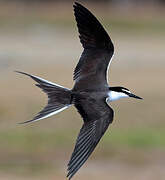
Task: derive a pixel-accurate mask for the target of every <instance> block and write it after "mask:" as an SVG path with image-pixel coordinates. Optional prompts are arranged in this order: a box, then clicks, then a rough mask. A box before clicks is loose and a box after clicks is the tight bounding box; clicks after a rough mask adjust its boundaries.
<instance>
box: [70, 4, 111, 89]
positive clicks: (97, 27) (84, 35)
mask: <svg viewBox="0 0 165 180" xmlns="http://www.w3.org/2000/svg"><path fill="white" fill-rule="evenodd" d="M73 6H74V14H75V18H76V22H77V27H78V31H79V33H80V35H79V37H80V42H81V44H82V46H83V48H84V51H83V53H82V55H81V57H80V60H79V62H78V64H77V66H76V68H75V70H74V80H75V87H74V88H75V89H82V85H83V87H84V85H89V86H88V87H92V86H93V87H94V86H95V85H96V84H97V86H98V84H100V86H102V85H103V84H107V79H106V72H107V67H108V64H109V62H110V59H111V57H112V55H113V53H114V46H113V43H112V41H111V39H110V37H109V36H108V34H107V32H106V31H105V30H104V28H103V26H102V25H101V24H100V22H99V21H98V20H97V19H96V17H95V16H94V15H93V14H92V13H91V12H90V11H89V10H88V9H86V8H85V7H83V6H82V5H81V4H79V3H77V2H75V4H74V5H73ZM87 80H88V81H87ZM88 82H90V83H88ZM86 83H88V84H86Z"/></svg>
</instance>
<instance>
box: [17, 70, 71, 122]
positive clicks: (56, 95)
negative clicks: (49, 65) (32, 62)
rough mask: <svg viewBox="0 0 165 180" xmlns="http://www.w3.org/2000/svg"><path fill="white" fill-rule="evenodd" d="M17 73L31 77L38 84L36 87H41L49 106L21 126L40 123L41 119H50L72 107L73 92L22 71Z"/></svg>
mask: <svg viewBox="0 0 165 180" xmlns="http://www.w3.org/2000/svg"><path fill="white" fill-rule="evenodd" d="M16 72H17V73H21V74H24V75H27V76H29V77H31V78H32V79H33V80H34V81H36V82H37V84H36V86H38V87H40V88H41V89H42V90H43V91H44V92H45V93H46V94H47V95H48V104H47V105H46V106H45V108H44V109H43V110H42V111H40V112H39V113H38V114H37V115H36V116H35V117H34V118H33V119H32V120H29V121H25V122H23V123H21V124H24V123H29V122H34V121H39V120H41V119H44V118H47V117H50V116H52V115H54V114H57V113H59V112H61V111H63V110H64V109H66V108H68V107H69V106H70V105H71V90H69V89H67V88H64V87H62V86H59V85H57V84H54V83H52V82H49V81H47V80H45V79H42V78H40V77H37V76H34V75H30V74H28V73H24V72H20V71H16Z"/></svg>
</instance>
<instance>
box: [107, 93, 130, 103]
mask: <svg viewBox="0 0 165 180" xmlns="http://www.w3.org/2000/svg"><path fill="white" fill-rule="evenodd" d="M125 97H129V96H128V95H127V94H125V93H123V92H116V91H109V93H108V98H107V101H109V102H110V101H116V100H118V99H120V98H125Z"/></svg>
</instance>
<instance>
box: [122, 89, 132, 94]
mask: <svg viewBox="0 0 165 180" xmlns="http://www.w3.org/2000/svg"><path fill="white" fill-rule="evenodd" d="M122 91H125V92H128V93H131V92H130V91H129V90H127V89H122Z"/></svg>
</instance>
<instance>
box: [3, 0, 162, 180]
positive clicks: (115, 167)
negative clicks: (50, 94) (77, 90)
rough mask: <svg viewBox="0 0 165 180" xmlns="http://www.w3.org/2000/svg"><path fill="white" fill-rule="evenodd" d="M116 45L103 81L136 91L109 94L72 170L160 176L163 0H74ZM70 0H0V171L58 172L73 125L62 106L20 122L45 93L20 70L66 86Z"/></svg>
mask: <svg viewBox="0 0 165 180" xmlns="http://www.w3.org/2000/svg"><path fill="white" fill-rule="evenodd" d="M79 2H81V3H82V4H83V5H85V6H86V7H88V8H89V9H90V10H91V11H92V12H93V13H94V14H95V15H96V17H98V19H99V20H100V21H101V23H102V24H103V25H104V27H105V28H106V30H107V31H108V33H109V35H110V36H111V38H112V40H113V42H114V45H115V56H114V58H113V62H112V64H111V67H110V70H111V71H110V72H109V80H110V81H109V83H110V85H111V86H116V85H122V86H124V87H127V88H129V89H130V90H131V91H132V92H134V93H135V94H137V95H139V96H141V97H143V98H144V100H143V101H138V100H134V99H122V100H120V101H116V102H113V103H111V106H112V107H113V109H114V111H115V118H114V122H113V124H112V125H111V126H110V128H109V129H108V131H107V133H106V134H105V136H104V137H103V139H102V141H101V142H100V143H99V145H98V147H97V148H96V150H95V151H94V153H93V154H92V156H91V158H90V159H89V160H88V161H87V163H86V164H85V165H84V166H83V167H82V168H81V170H80V171H79V172H78V173H77V175H76V176H75V177H74V178H73V179H79V180H82V179H87V180H90V179H91V178H93V179H95V180H99V179H106V180H107V179H113V180H123V179H127V180H155V179H159V180H164V177H165V171H164V169H165V113H164V107H165V95H164V92H165V80H164V78H165V6H164V1H156V0H155V1H154V0H145V1H134V0H122V1H121V0H116V1H114V0H111V1H108V0H106V1H79ZM72 5H73V1H69V0H68V1H53V0H52V1H50V0H49V1H41V0H40V1H39V0H38V1H23V0H22V1H21V0H20V1H19V0H17V1H14V0H13V1H9V0H8V1H7V0H6V1H5V0H4V1H0V84H1V86H0V179H3V180H27V179H28V180H34V179H35V180H45V179H46V180H63V179H66V178H65V176H66V169H67V162H68V160H69V158H70V155H71V153H72V150H73V147H74V143H75V140H76V137H77V134H78V132H79V129H80V127H81V125H82V119H81V118H80V116H79V114H78V113H77V112H76V109H75V108H74V107H71V108H69V109H67V110H65V111H63V112H62V113H60V114H58V115H56V116H53V117H51V118H48V119H45V120H44V121H39V122H36V123H33V124H29V125H18V123H19V122H22V121H26V120H29V119H31V118H33V116H34V115H36V113H37V112H39V111H40V110H41V109H42V108H43V107H44V105H45V104H46V103H47V97H46V95H45V94H44V93H43V92H41V90H40V89H39V88H37V87H35V86H34V84H35V83H34V82H33V81H32V80H31V79H29V78H28V77H25V76H22V75H19V74H16V73H14V70H20V71H25V72H28V73H31V74H34V75H37V76H40V77H42V78H44V79H47V80H49V81H52V82H55V83H57V84H60V85H63V86H65V87H68V88H72V86H73V83H74V82H73V80H72V73H73V70H74V67H75V66H76V64H77V62H78V59H79V57H80V54H81V52H82V47H81V45H80V42H79V39H78V32H77V27H76V23H75V20H74V16H73V8H72Z"/></svg>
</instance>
